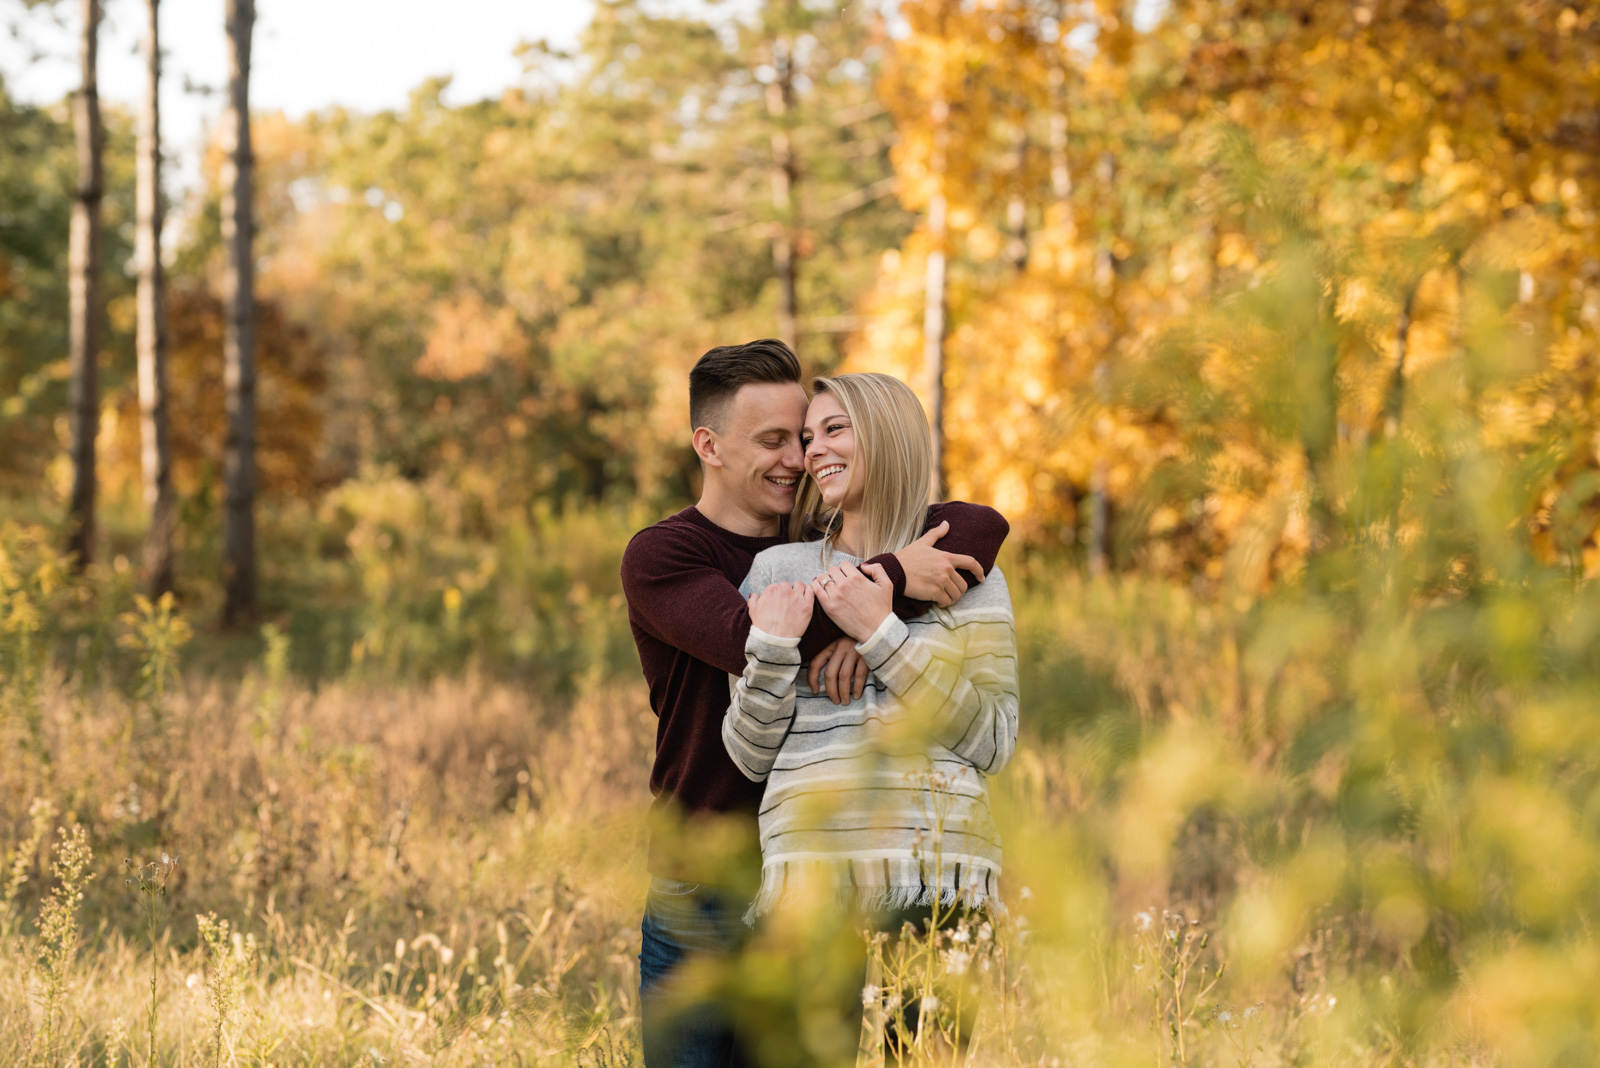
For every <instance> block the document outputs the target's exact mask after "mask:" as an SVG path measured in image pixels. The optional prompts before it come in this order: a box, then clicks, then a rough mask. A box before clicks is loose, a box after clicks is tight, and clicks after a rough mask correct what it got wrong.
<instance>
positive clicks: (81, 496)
mask: <svg viewBox="0 0 1600 1068" xmlns="http://www.w3.org/2000/svg"><path fill="white" fill-rule="evenodd" d="M82 11H83V36H82V37H81V39H80V41H79V51H78V56H79V62H80V65H81V67H82V72H83V85H82V87H81V88H80V89H79V90H78V96H77V99H76V100H75V101H74V102H73V110H72V119H73V126H74V128H75V130H76V133H77V143H78V185H77V189H76V190H75V191H74V194H73V201H72V229H71V234H70V237H69V245H68V253H67V255H68V264H67V271H68V274H69V276H70V277H69V281H68V287H69V290H70V298H69V302H70V307H69V312H68V314H69V317H70V321H69V323H68V328H67V333H68V353H67V360H68V364H69V365H70V373H71V376H72V381H71V386H70V390H69V392H70V398H69V400H68V407H69V409H70V413H71V414H70V421H71V427H72V501H71V504H70V509H71V515H70V522H71V532H70V533H69V535H68V540H67V551H68V552H70V553H72V554H73V555H74V557H75V558H76V560H77V566H78V567H79V568H83V567H86V566H87V565H88V563H89V561H90V558H91V556H92V555H93V552H94V534H95V519H94V510H95V509H94V506H95V463H94V460H95V437H96V435H97V434H98V432H99V429H100V375H99V365H98V360H99V353H100V310H101V309H100V202H101V199H102V198H103V196H104V193H105V181H104V174H103V169H102V165H101V157H102V155H103V150H104V146H105V131H104V129H103V128H102V126H101V123H100V80H99V75H98V73H97V71H98V67H99V51H100V0H82Z"/></svg>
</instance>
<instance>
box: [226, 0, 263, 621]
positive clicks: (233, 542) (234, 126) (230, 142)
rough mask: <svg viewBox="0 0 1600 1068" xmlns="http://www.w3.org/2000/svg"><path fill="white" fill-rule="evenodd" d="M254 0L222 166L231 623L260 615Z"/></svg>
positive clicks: (240, 50) (234, 17)
mask: <svg viewBox="0 0 1600 1068" xmlns="http://www.w3.org/2000/svg"><path fill="white" fill-rule="evenodd" d="M254 24H255V0H227V30H228V114H227V118H226V120H225V123H226V125H225V128H224V130H225V132H224V137H225V140H226V142H227V143H226V148H227V150H228V154H227V157H226V160H225V162H224V164H223V171H222V240H223V243H224V244H226V245H227V248H228V269H227V276H226V281H225V283H224V289H225V290H226V292H225V293H224V294H223V296H224V299H225V301H226V303H227V327H226V332H225V334H224V337H223V343H222V351H223V387H224V389H225V390H226V392H227V410H228V437H227V441H226V442H225V444H224V449H223V461H222V477H223V482H224V484H225V492H226V495H227V507H226V512H225V513H224V518H223V529H222V581H223V587H224V592H225V599H224V601H223V607H222V622H223V625H224V626H237V625H239V624H242V623H245V622H247V621H249V620H251V619H253V618H254V616H255V614H256V608H257V591H256V548H255V493H256V456H255V439H256V370H255V252H254V249H253V245H254V237H255V227H254V219H253V216H252V213H251V208H252V203H253V196H252V185H253V179H254V169H255V160H254V158H253V156H252V153H251V149H250V37H251V33H252V31H253V30H254V28H255V27H254Z"/></svg>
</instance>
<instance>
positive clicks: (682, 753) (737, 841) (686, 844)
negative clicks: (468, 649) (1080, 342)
mask: <svg viewBox="0 0 1600 1068" xmlns="http://www.w3.org/2000/svg"><path fill="white" fill-rule="evenodd" d="M806 404H807V400H806V394H805V389H804V387H803V386H801V384H800V362H799V360H798V359H796V358H795V355H794V353H793V352H791V351H790V350H789V347H788V346H787V345H785V344H784V343H783V342H781V341H774V340H771V339H766V340H761V341H752V342H749V343H747V344H744V345H726V346H721V347H719V348H714V349H712V350H711V351H709V352H707V353H706V354H705V355H704V356H702V357H701V358H700V360H699V362H698V363H696V364H695V367H694V369H693V370H692V371H691V372H690V374H689V421H690V425H691V427H692V429H693V443H694V450H695V453H696V455H698V456H699V458H700V464H701V468H702V471H703V472H704V475H705V486H704V490H703V491H702V493H701V496H700V500H699V502H698V503H697V504H695V505H694V506H693V507H690V508H686V509H684V510H683V511H681V512H679V513H678V514H676V515H673V516H670V517H668V518H666V519H664V520H662V521H661V522H659V523H657V524H655V525H654V526H651V527H647V528H646V529H644V530H642V531H640V532H639V533H638V534H637V535H635V536H634V538H633V540H632V542H630V543H629V545H628V549H627V551H626V553H625V554H624V555H623V559H622V585H623V590H624V592H625V593H626V594H627V598H628V620H629V623H630V624H631V625H632V627H633V636H634V642H635V643H636V644H637V646H638V649H639V662H640V665H641V667H642V668H643V669H644V675H645V679H646V680H647V681H648V683H649V685H650V705H651V708H653V709H654V710H655V713H656V716H657V724H656V759H655V765H654V767H653V768H652V769H651V772H650V789H651V792H652V793H653V794H654V795H655V798H656V800H655V802H654V804H653V805H652V806H651V838H650V859H649V868H650V874H651V883H650V893H649V896H648V898H647V899H646V902H645V913H644V920H643V923H642V924H641V933H642V947H641V950H640V954H639V972H640V1000H641V1014H642V1017H643V1023H644V1056H645V1064H646V1066H647V1068H680V1066H683V1068H688V1066H696V1068H698V1066H720V1065H724V1064H729V1063H740V1062H741V1061H742V1058H743V1056H744V1055H743V1052H742V1051H741V1050H740V1048H739V1043H738V1042H737V1040H736V1038H735V1035H734V1030H733V1028H732V1026H731V1025H730V1023H729V1021H728V1020H727V1019H726V1018H725V1017H724V1015H723V1014H722V1013H721V1011H720V1009H719V1008H718V1006H717V1005H716V1004H715V1003H713V1002H712V1001H710V1000H706V1001H703V1002H702V1003H700V1004H698V1005H696V1006H695V1007H694V1008H693V1009H692V1010H691V1011H685V1009H684V1005H683V1002H684V1001H685V999H686V998H688V997H690V995H689V993H688V992H687V991H686V990H685V989H684V985H685V975H686V970H685V967H684V966H685V965H686V964H687V963H688V962H690V961H692V960H694V959H697V958H698V959H700V960H702V961H704V960H711V961H715V960H718V959H721V958H726V957H727V956H728V955H730V954H731V953H732V951H733V950H734V949H735V948H736V947H737V944H738V942H739V940H740V936H741V935H742V934H743V933H744V926H743V923H742V919H741V918H742V916H743V914H744V911H745V909H746V907H747V906H748V905H749V902H750V897H751V895H752V894H753V892H754V888H755V886H756V883H757V882H758V881H759V878H760V867H761V865H760V854H759V851H758V849H757V845H756V833H755V827H756V811H757V807H758V805H759V802H760V800H761V791H762V785H761V784H760V783H752V782H751V781H750V780H748V779H746V778H745V777H744V775H742V774H741V773H740V772H739V770H738V769H737V768H736V767H735V766H734V764H733V762H732V760H731V759H729V757H728V755H727V752H726V750H725V749H724V748H723V744H722V717H723V713H724V712H725V711H726V710H727V707H728V692H729V691H728V676H729V675H737V674H740V673H741V672H742V671H743V670H744V664H745V654H744V646H745V640H746V638H747V637H748V636H749V633H750V613H749V609H748V606H747V605H746V603H745V600H744V598H743V597H741V596H740V595H739V584H740V583H741V582H742V581H743V580H744V576H745V575H746V574H747V573H748V572H749V569H750V564H751V561H752V560H754V558H755V555H756V553H758V552H760V551H761V550H762V549H765V548H768V547H769V546H773V545H778V544H781V543H782V542H783V541H784V540H785V539H784V524H785V520H786V518H787V516H788V514H789V511H790V509H791V508H792V507H793V503H794V498H795V492H796V490H797V489H798V488H799V485H800V479H801V478H803V477H804V476H805V462H804V457H803V451H802V449H801V447H800V428H801V424H802V423H803V422H804V421H805V413H806ZM929 524H930V529H929V530H928V532H927V534H925V535H924V536H923V537H922V538H921V539H920V540H919V541H917V542H914V543H913V544H911V545H910V546H907V547H906V548H905V549H903V550H901V551H900V552H898V553H893V554H884V555H882V556H878V557H874V558H873V560H871V561H869V562H871V563H877V564H880V565H882V566H883V568H884V570H885V572H886V573H887V574H888V576H889V577H890V579H891V580H892V581H893V582H894V586H895V593H896V599H895V611H896V613H897V614H898V615H900V616H901V617H902V618H905V619H910V618H914V617H915V616H919V615H921V614H922V613H924V612H925V611H927V609H928V605H929V603H930V602H933V603H938V604H942V605H948V604H951V603H954V601H956V600H957V599H959V598H960V596H961V594H962V593H963V592H965V590H966V588H967V582H968V579H967V578H964V577H963V575H962V572H965V573H966V574H967V575H968V576H970V580H971V581H981V580H982V578H983V575H984V572H985V571H986V570H987V569H988V568H989V567H992V566H993V564H994V558H995V555H996V554H997V553H998V552H999V550H1000V546H1001V544H1002V543H1003V542H1004V540H1005V537H1006V534H1007V533H1008V531H1009V526H1008V524H1007V523H1006V521H1005V519H1004V518H1003V517H1002V516H1001V515H1000V514H999V513H998V512H995V511H994V510H993V509H990V508H984V507H982V506H979V505H970V504H961V503H947V504H939V505H935V506H934V507H933V508H932V509H931V510H930V513H929ZM941 541H942V543H943V546H944V548H943V549H939V548H935V542H941ZM800 650H801V656H802V658H803V659H805V660H810V661H811V670H810V672H809V679H810V683H811V686H812V687H813V689H819V688H820V687H822V686H824V685H825V686H826V688H827V691H828V693H829V696H830V697H833V698H834V699H835V700H840V699H841V698H842V699H844V700H848V699H849V691H851V690H853V691H854V693H855V694H856V695H857V696H859V695H860V692H861V686H862V684H863V683H864V681H865V679H866V675H867V671H866V666H865V665H864V664H863V663H861V661H860V658H859V657H858V656H857V655H856V653H855V648H854V643H852V642H850V641H849V640H848V639H845V638H844V637H843V634H842V632H841V631H840V630H839V628H838V627H837V626H836V625H835V624H834V623H833V622H832V621H831V620H829V619H828V618H827V616H826V615H824V614H823V613H822V612H821V611H820V610H819V611H817V612H815V613H813V616H812V621H811V625H810V627H809V629H808V630H807V631H806V635H805V637H804V638H803V639H802V640H801V644H800Z"/></svg>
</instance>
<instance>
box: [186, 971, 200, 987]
mask: <svg viewBox="0 0 1600 1068" xmlns="http://www.w3.org/2000/svg"><path fill="white" fill-rule="evenodd" d="M183 985H184V986H186V987H188V988H189V989H190V990H193V989H194V988H195V987H197V986H199V985H200V976H198V975H196V974H195V973H194V972H190V973H189V974H188V975H186V976H184V979H183Z"/></svg>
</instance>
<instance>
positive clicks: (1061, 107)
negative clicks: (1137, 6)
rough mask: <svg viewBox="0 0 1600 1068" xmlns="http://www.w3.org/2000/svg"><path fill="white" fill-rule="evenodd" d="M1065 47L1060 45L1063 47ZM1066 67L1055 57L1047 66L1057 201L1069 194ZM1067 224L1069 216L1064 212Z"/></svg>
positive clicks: (1052, 187) (1053, 185)
mask: <svg viewBox="0 0 1600 1068" xmlns="http://www.w3.org/2000/svg"><path fill="white" fill-rule="evenodd" d="M1064 47H1065V46H1063V48H1064ZM1068 128H1069V120H1068V116H1067V66H1066V60H1065V58H1064V57H1058V58H1057V60H1056V62H1055V64H1054V65H1053V66H1051V68H1050V195H1051V196H1052V197H1053V198H1054V199H1055V201H1056V203H1058V204H1065V203H1066V201H1067V198H1069V197H1071V196H1072V167H1071V165H1070V163H1069V161H1068V158H1067V131H1068ZM1066 221H1067V222H1068V223H1069V224H1070V223H1071V221H1072V215H1071V212H1070V211H1069V212H1068V213H1067V214H1066Z"/></svg>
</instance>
